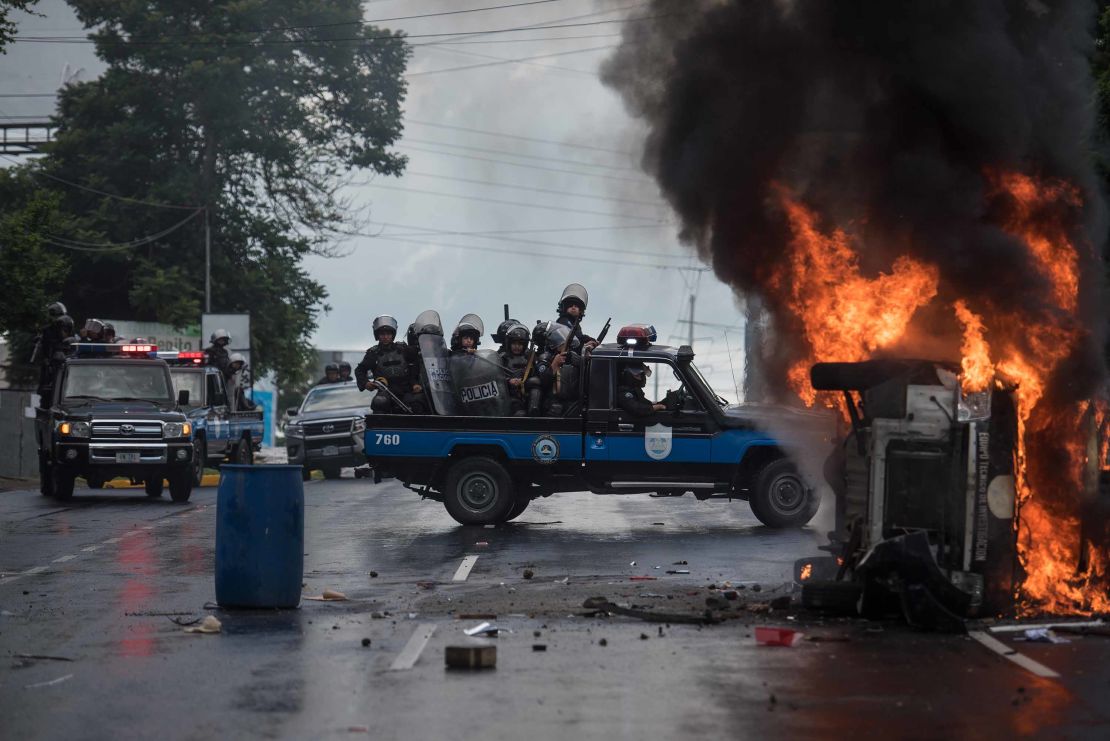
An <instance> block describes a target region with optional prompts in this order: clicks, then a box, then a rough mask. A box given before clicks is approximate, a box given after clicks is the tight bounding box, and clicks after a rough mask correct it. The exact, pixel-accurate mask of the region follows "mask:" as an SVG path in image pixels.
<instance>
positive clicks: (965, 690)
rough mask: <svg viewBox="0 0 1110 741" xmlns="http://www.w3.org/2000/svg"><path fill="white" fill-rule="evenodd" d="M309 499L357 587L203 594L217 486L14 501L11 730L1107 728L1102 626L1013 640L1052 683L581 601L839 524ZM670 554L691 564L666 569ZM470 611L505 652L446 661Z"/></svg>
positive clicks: (636, 502)
mask: <svg viewBox="0 0 1110 741" xmlns="http://www.w3.org/2000/svg"><path fill="white" fill-rule="evenodd" d="M305 495H306V497H305V498H306V537H305V543H306V545H305V553H306V555H305V579H304V581H305V594H317V595H318V594H320V593H321V592H322V591H323V590H324V589H335V590H339V591H342V592H344V593H345V594H346V595H347V596H348V597H350V600H349V601H346V602H313V601H306V602H304V603H302V607H301V608H300V609H299V610H290V611H249V612H230V611H223V610H218V609H206V608H205V604H206V603H207V602H209V601H210V600H212V599H213V598H214V590H213V583H212V568H213V546H214V541H213V538H214V531H215V490H214V489H200V490H197V491H196V492H195V493H194V497H193V500H192V501H191V502H190V504H188V505H185V506H180V505H173V504H171V503H169V502H168V501H166V500H162V501H149V500H147V499H146V498H145V497H144V496H142V494H141V493H140V494H130V493H127V494H122V495H121V494H119V493H116V492H113V493H111V494H108V493H104V492H96V493H89V492H86V491H83V490H82V491H79V492H78V497H77V498H76V499H75V500H74V501H73V503H72V504H67V505H66V506H64V507H62V506H58V505H57V504H56V503H54V502H51V501H49V500H45V499H43V498H42V497H40V496H38V495H37V493H35V492H24V491H19V492H4V493H0V609H2V613H0V647H2V650H3V652H4V656H3V661H4V664H3V665H2V666H0V717H3V718H4V727H5V734H4V735H5V737H9V738H62V737H66V738H75V737H77V738H81V737H87V736H89V735H90V729H94V730H93V731H92V732H91V735H94V736H101V735H114V732H115V731H117V730H120V729H122V728H126V729H127V731H128V735H134V736H144V737H145V736H154V735H158V736H160V737H166V738H212V737H228V736H232V735H234V736H239V737H284V738H310V737H311V738H316V737H329V736H349V735H351V734H352V733H357V732H361V731H362V729H365V730H366V732H367V733H369V734H371V735H373V737H374V738H404V739H425V738H427V739H433V738H442V739H454V738H481V739H491V738H493V739H496V738H505V739H517V738H521V737H524V736H528V737H530V738H560V739H562V738H568V737H572V736H575V737H577V736H584V737H588V738H599V737H605V738H622V739H623V738H628V739H633V738H634V739H643V738H676V737H680V736H690V735H693V734H724V735H725V736H726V737H743V736H745V735H751V736H756V735H758V736H760V737H772V738H796V737H812V736H818V735H820V736H823V737H828V736H833V737H838V736H841V735H844V734H847V733H852V732H856V731H858V730H860V729H864V728H867V729H869V730H871V731H872V732H873V733H875V734H877V735H879V734H881V735H886V736H892V737H899V738H907V737H908V738H914V737H920V738H935V737H937V736H941V735H953V736H961V737H964V736H967V737H980V736H983V737H985V736H992V737H996V736H999V735H1004V736H1015V735H1038V734H1042V735H1049V736H1055V735H1066V736H1074V737H1083V736H1098V735H1101V734H1100V733H1099V731H1105V730H1106V729H1107V723H1108V718H1110V715H1108V713H1110V710H1108V709H1107V708H1106V706H1105V703H1104V702H1103V701H1102V700H1104V698H1105V693H1106V690H1107V687H1108V686H1110V685H1108V684H1107V682H1108V679H1110V669H1108V668H1107V667H1108V665H1110V662H1107V661H1106V658H1107V657H1108V656H1110V652H1108V651H1107V648H1106V647H1105V646H1104V645H1103V643H1099V642H1098V641H1100V640H1101V641H1103V642H1107V641H1106V639H1097V638H1089V639H1080V640H1077V641H1076V642H1075V643H1072V644H1066V645H1059V646H1029V647H1023V648H1022V649H1021V650H1022V651H1025V652H1027V653H1029V654H1030V655H1031V656H1032V657H1033V658H1035V659H1036V660H1037V661H1041V662H1043V663H1045V664H1047V665H1049V666H1051V667H1053V668H1054V669H1056V670H1057V671H1059V672H1060V673H1061V674H1062V675H1063V676H1062V678H1061V679H1060V680H1059V681H1056V680H1045V679H1036V678H1034V677H1032V676H1031V675H1028V674H1027V673H1025V672H1023V671H1022V670H1020V669H1019V668H1016V667H1014V666H1013V665H1011V664H1009V663H1007V662H1005V661H1004V660H1002V659H1001V658H999V657H998V656H996V655H994V654H992V653H990V652H989V651H986V650H985V649H984V648H983V647H982V646H980V645H978V644H976V643H974V642H972V641H970V640H968V639H966V638H963V637H952V636H947V637H938V636H924V635H917V634H912V633H909V632H908V631H906V630H904V629H903V628H901V627H899V626H897V625H892V624H883V625H878V624H870V623H863V622H860V621H853V622H847V621H836V620H828V621H825V622H824V623H820V622H814V620H813V619H812V618H807V617H806V616H804V615H795V614H794V612H793V611H792V610H778V611H775V612H773V613H771V614H747V613H745V614H743V615H737V619H734V620H729V621H727V622H725V623H722V624H720V625H714V626H704V627H703V626H697V625H677V624H676V625H668V624H662V625H659V624H648V623H644V622H640V621H637V620H635V619H631V618H608V619H603V618H591V617H582V613H583V612H584V611H583V609H582V601H583V600H584V599H585V598H586V597H590V596H605V597H607V598H609V599H612V600H614V601H621V602H630V603H638V604H642V605H647V606H649V607H652V608H659V609H669V610H674V611H679V610H685V611H688V612H691V613H692V614H693V613H699V612H700V611H701V610H703V609H704V606H705V601H704V600H705V598H706V596H707V595H711V594H712V592H710V591H709V589H708V587H709V586H710V585H718V584H724V583H726V582H727V583H729V584H731V585H732V586H733V587H744V588H746V589H747V590H748V594H751V593H753V592H754V590H755V588H756V585H759V588H760V589H761V590H762V592H761V594H762V593H766V594H768V595H781V594H783V593H784V592H783V587H782V585H783V583H784V582H786V581H788V580H789V578H790V573H791V566H792V563H793V560H794V559H795V558H796V557H799V556H803V555H808V554H812V553H815V552H816V547H817V545H818V543H819V542H820V540H821V536H822V534H823V531H822V528H821V527H819V526H814V527H812V528H808V529H805V530H802V531H784V532H777V531H771V530H768V529H766V528H764V527H762V526H760V525H759V524H758V523H757V522H756V520H755V519H754V518H753V517H752V516H751V514H750V512H749V511H748V509H747V505H746V504H745V503H743V502H734V503H731V504H729V503H726V502H705V503H702V502H697V501H694V500H693V499H690V498H679V499H651V498H648V497H646V496H631V497H599V496H594V495H590V494H568V495H558V496H555V497H552V498H550V499H545V500H539V501H537V502H534V503H533V504H532V505H531V506H530V507H529V509H528V510H527V511H526V512H525V513H524V514H523V515H522V516H521V517H520V519H519V521H515V522H513V523H510V524H508V525H505V526H502V527H496V528H494V527H489V528H473V527H460V526H459V525H457V524H456V523H455V522H454V521H453V520H452V519H450V517H448V515H447V514H446V512H444V510H443V507H442V506H441V505H439V504H436V503H434V502H430V501H420V500H419V498H418V497H417V496H416V495H415V494H413V493H412V492H409V491H406V490H404V489H402V488H401V487H400V486H398V485H397V484H396V483H395V482H386V483H383V484H380V485H377V486H375V485H372V484H370V483H369V482H368V481H366V480H351V479H347V480H341V481H313V482H310V483H308V484H306V486H305ZM468 557H469V558H468ZM679 562H686V563H685V564H683V565H682V566H681V569H682V570H689V574H667V573H666V572H667V571H674V570H678V569H676V568H675V566H676V564H678V563H679ZM464 564H467V565H468V568H467V569H464V568H463V566H464ZM525 570H527V572H528V574H529V575H531V578H525ZM464 571H465V573H462V572H464ZM460 574H462V578H456V577H458V576H459V575H460ZM631 577H637V580H635V581H634V580H632V579H631ZM661 606H662V607H661ZM208 613H212V614H216V615H217V616H218V617H219V618H220V620H221V621H222V623H223V632H222V633H221V634H219V635H211V636H207V635H195V634H186V633H184V632H183V629H182V627H181V625H179V624H177V623H175V622H174V621H175V620H176V621H178V622H188V621H190V620H195V619H197V618H200V617H202V616H203V615H205V614H208ZM470 615H475V616H479V615H497V617H496V618H495V619H493V620H492V621H493V622H496V624H497V625H498V626H500V627H502V628H505V629H507V630H508V631H511V632H506V633H503V634H502V635H501V636H500V637H499V638H497V639H496V645H497V646H498V654H499V656H498V667H497V669H496V670H494V671H491V672H486V673H466V672H463V673H458V672H451V671H445V670H444V668H443V655H444V648H445V647H446V646H447V645H448V644H455V643H459V642H461V641H463V640H465V637H464V636H463V634H462V629H463V628H466V627H470V626H471V625H474V624H475V623H477V622H480V621H481V620H480V619H479V618H478V617H474V618H471V617H468V616H470ZM755 623H769V624H781V625H785V626H791V627H798V626H799V625H802V624H803V623H804V628H803V630H804V631H805V632H807V634H809V635H810V636H811V637H818V638H822V639H824V640H821V641H803V642H802V643H801V644H799V645H798V646H797V647H795V648H778V649H775V648H760V647H756V646H755V645H754V642H753V640H752V638H751V628H752V625H753V624H755ZM422 624H431V625H433V626H435V631H434V633H432V635H431V638H430V639H429V640H428V641H427V645H426V647H425V648H423V650H422V651H421V652H420V653H419V655H418V658H417V660H416V661H415V663H414V664H413V666H412V668H411V669H407V670H403V671H394V672H391V671H389V667H390V665H391V664H392V663H393V662H394V661H395V659H396V658H397V657H398V655H399V654H400V653H401V652H402V649H403V648H404V647H405V645H406V644H407V643H408V642H409V641H410V639H411V638H412V637H413V635H414V633H415V632H416V631H417V627H418V625H422ZM363 639H368V640H369V645H368V646H364V645H363V643H364V640H363ZM603 640H604V642H603ZM534 644H537V645H542V646H544V648H545V650H542V651H539V650H534V649H533V645H534ZM17 654H27V655H38V656H54V657H58V659H72V661H61V660H58V659H28V658H20V657H19V656H17ZM66 675H72V676H71V677H68V678H66V679H63V680H62V681H58V682H57V683H55V684H49V685H46V686H43V685H42V683H44V682H53V681H55V680H58V679H60V678H62V677H66ZM32 685H34V687H33V688H32V687H30V686H32ZM112 719H116V720H112ZM90 723H91V725H90ZM351 729H354V731H352V730H351Z"/></svg>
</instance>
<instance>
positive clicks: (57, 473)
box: [50, 463, 77, 502]
mask: <svg viewBox="0 0 1110 741" xmlns="http://www.w3.org/2000/svg"><path fill="white" fill-rule="evenodd" d="M76 480H77V476H76V474H74V473H73V471H70V470H68V469H67V468H66V467H65V466H59V465H58V464H57V463H55V464H54V465H53V466H51V467H50V486H51V488H52V489H53V490H54V498H55V499H59V500H61V501H63V502H64V501H67V500H69V499H72V498H73V484H74V482H75V481H76Z"/></svg>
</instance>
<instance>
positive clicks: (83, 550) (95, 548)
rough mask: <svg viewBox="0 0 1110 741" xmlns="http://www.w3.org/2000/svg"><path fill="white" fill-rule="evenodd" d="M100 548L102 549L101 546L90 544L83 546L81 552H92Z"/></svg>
mask: <svg viewBox="0 0 1110 741" xmlns="http://www.w3.org/2000/svg"><path fill="white" fill-rule="evenodd" d="M99 550H100V546H98V545H90V546H89V547H88V548H82V549H81V552H82V553H92V552H93V551H99Z"/></svg>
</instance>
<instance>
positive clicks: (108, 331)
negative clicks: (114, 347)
mask: <svg viewBox="0 0 1110 741" xmlns="http://www.w3.org/2000/svg"><path fill="white" fill-rule="evenodd" d="M109 338H111V339H112V340H114V339H116V327H115V325H113V324H112V323H111V322H104V339H105V340H108V339H109Z"/></svg>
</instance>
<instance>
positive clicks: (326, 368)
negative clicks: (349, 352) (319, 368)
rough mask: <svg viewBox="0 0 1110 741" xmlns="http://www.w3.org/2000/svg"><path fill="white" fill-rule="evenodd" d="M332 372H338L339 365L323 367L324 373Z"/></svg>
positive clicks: (332, 364)
mask: <svg viewBox="0 0 1110 741" xmlns="http://www.w3.org/2000/svg"><path fill="white" fill-rule="evenodd" d="M332 371H335V372H336V373H338V372H339V363H328V364H327V365H325V366H324V373H331V372H332Z"/></svg>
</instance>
